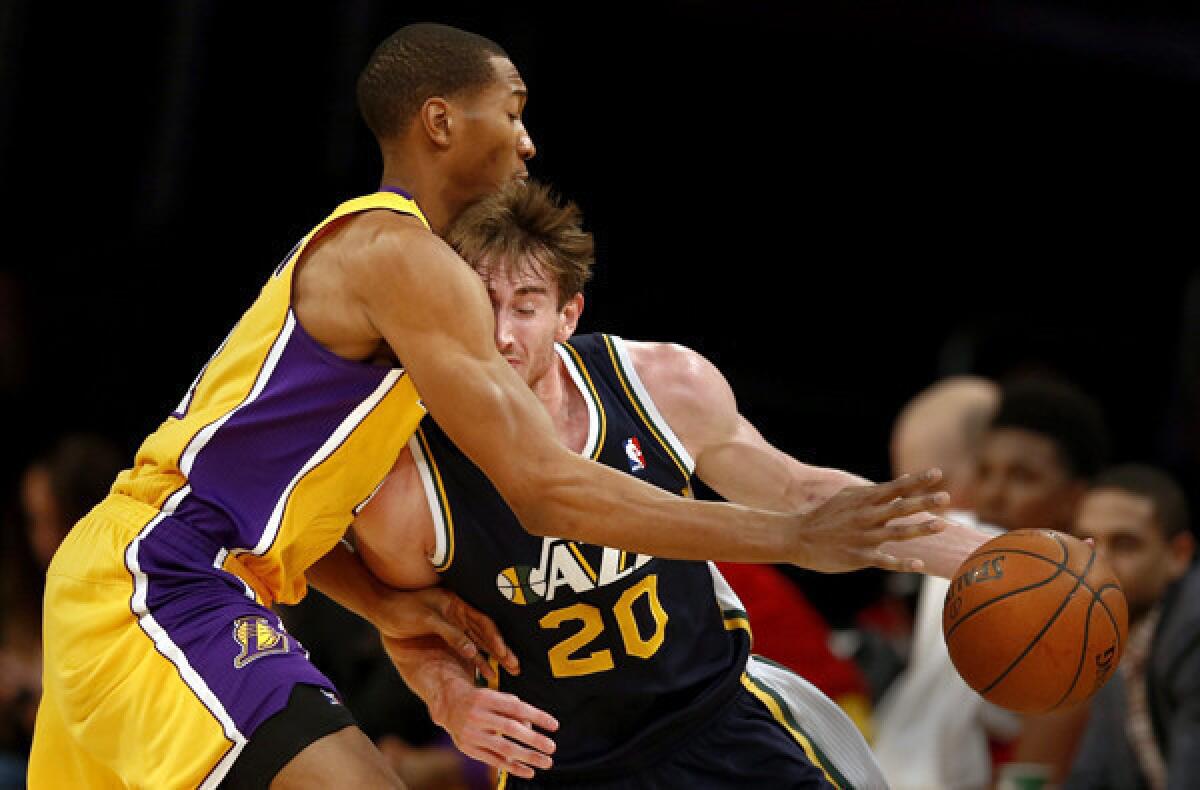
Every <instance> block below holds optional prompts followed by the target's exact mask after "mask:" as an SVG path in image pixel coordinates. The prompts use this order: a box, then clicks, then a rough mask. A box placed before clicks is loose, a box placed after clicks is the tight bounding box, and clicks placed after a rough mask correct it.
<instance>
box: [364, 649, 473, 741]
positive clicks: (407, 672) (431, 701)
mask: <svg viewBox="0 0 1200 790" xmlns="http://www.w3.org/2000/svg"><path fill="white" fill-rule="evenodd" d="M384 647H385V649H386V650H387V653H388V656H389V657H390V658H391V660H392V664H393V665H394V666H395V667H396V671H397V672H399V673H400V677H402V678H403V679H404V682H405V684H406V685H407V686H408V687H409V688H410V689H412V691H413V693H414V694H416V695H417V696H418V697H420V698H421V700H422V701H423V702H424V703H425V705H426V707H428V708H429V715H430V718H432V719H433V721H434V723H435V724H438V725H439V726H445V723H446V716H447V713H448V710H447V705H448V699H449V697H450V696H451V694H450V692H451V690H452V689H454V688H469V687H474V685H475V678H474V676H473V675H472V673H471V671H470V670H469V669H468V668H467V667H466V666H465V665H464V664H463V663H462V662H461V661H459V660H458V658H457V657H456V656H455V655H454V654H453V653H452V652H450V651H449V650H448V649H447V648H446V646H445V644H444V643H443V642H441V641H440V640H438V639H436V638H430V637H416V638H412V639H391V638H385V639H384Z"/></svg>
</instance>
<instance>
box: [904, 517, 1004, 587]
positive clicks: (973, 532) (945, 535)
mask: <svg viewBox="0 0 1200 790" xmlns="http://www.w3.org/2000/svg"><path fill="white" fill-rule="evenodd" d="M910 518H911V519H922V520H924V519H929V518H932V516H928V515H923V514H919V515H917V516H912V517H910ZM941 520H942V521H943V522H944V523H945V524H946V528H945V530H943V531H942V532H940V533H938V534H937V535H928V536H924V537H918V538H912V539H911V540H905V541H898V542H889V543H884V544H883V545H882V546H881V548H882V549H883V550H884V551H886V552H888V553H889V554H892V555H894V556H896V557H900V558H901V559H914V560H921V562H923V563H924V566H925V567H924V573H927V574H929V575H930V576H941V577H942V578H943V579H950V578H953V576H954V572H955V571H957V570H958V567H959V566H960V565H962V563H963V560H965V559H966V558H967V557H968V556H970V554H971V552H973V551H975V549H977V548H979V547H980V546H982V545H983V544H984V543H987V542H988V541H989V540H991V539H992V535H989V534H988V533H986V532H984V531H982V530H980V529H976V528H975V527H969V526H967V525H965V524H962V523H960V522H958V521H954V520H953V519H952V518H945V517H943V518H942V519H941Z"/></svg>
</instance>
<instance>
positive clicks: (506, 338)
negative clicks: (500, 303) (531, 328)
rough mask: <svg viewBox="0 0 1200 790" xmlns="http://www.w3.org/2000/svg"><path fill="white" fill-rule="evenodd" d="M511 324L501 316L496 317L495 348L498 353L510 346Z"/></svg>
mask: <svg viewBox="0 0 1200 790" xmlns="http://www.w3.org/2000/svg"><path fill="white" fill-rule="evenodd" d="M512 342H513V334H512V324H511V322H509V320H508V319H507V318H505V317H504V316H503V315H497V316H496V348H497V349H498V350H500V351H504V349H506V348H508V347H509V346H511V345H512Z"/></svg>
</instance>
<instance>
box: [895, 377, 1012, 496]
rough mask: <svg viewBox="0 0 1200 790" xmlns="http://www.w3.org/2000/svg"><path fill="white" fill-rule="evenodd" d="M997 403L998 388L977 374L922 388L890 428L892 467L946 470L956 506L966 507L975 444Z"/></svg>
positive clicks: (898, 471) (898, 469) (898, 470)
mask: <svg viewBox="0 0 1200 790" xmlns="http://www.w3.org/2000/svg"><path fill="white" fill-rule="evenodd" d="M999 402H1000V388H999V387H998V386H997V385H996V384H995V383H994V382H992V381H989V380H987V379H984V378H979V377H977V376H954V377H951V378H947V379H942V380H941V381H939V382H937V383H936V384H934V385H933V386H932V387H930V388H929V389H927V390H925V391H923V392H921V393H920V394H918V395H917V396H916V397H915V398H913V399H912V400H911V401H909V403H908V405H907V406H905V407H904V409H903V410H901V412H900V415H899V416H898V417H897V418H896V422H895V425H894V427H893V428H892V446H891V452H892V472H893V473H894V474H896V475H901V474H906V473H914V472H920V471H923V470H925V469H928V468H930V467H933V466H936V467H938V468H940V469H941V470H942V471H943V472H944V473H945V475H946V478H945V479H946V487H947V490H948V491H949V492H950V495H951V498H952V503H951V504H952V506H955V507H965V506H966V505H967V504H968V503H967V502H965V501H963V500H964V499H965V496H966V489H967V488H968V487H969V484H970V476H971V470H972V468H973V461H974V456H975V448H976V445H977V443H978V441H979V437H980V436H981V435H982V434H983V431H984V429H985V428H986V427H987V424H988V421H989V420H990V419H991V418H992V415H993V414H994V413H995V411H996V407H997V405H998V404H999Z"/></svg>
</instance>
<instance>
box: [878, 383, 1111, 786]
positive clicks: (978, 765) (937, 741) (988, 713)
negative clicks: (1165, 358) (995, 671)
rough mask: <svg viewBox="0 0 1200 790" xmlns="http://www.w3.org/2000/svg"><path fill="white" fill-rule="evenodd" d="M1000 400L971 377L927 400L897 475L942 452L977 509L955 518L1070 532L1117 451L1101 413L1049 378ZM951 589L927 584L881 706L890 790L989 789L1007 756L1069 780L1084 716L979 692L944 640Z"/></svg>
mask: <svg viewBox="0 0 1200 790" xmlns="http://www.w3.org/2000/svg"><path fill="white" fill-rule="evenodd" d="M996 401H997V395H996V391H995V388H994V386H989V385H988V384H987V382H981V381H979V380H978V379H970V378H966V379H962V378H960V379H950V380H947V381H945V382H942V383H940V384H938V385H935V387H934V388H933V389H931V390H929V391H927V392H926V393H923V394H922V395H920V396H918V398H917V399H916V400H914V401H913V403H912V404H910V405H909V406H908V407H907V408H906V409H905V410H904V412H902V413H901V416H900V418H899V419H898V420H897V424H896V430H895V433H894V439H893V450H892V452H893V456H892V457H893V463H895V464H896V470H895V471H897V472H902V471H904V470H905V469H906V468H908V467H907V466H906V465H907V464H909V463H930V462H931V461H930V460H929V458H927V457H925V456H924V455H923V453H927V452H940V453H944V456H943V457H942V458H941V459H938V461H937V463H939V464H941V465H943V467H944V468H945V469H946V471H947V474H948V475H954V474H960V475H961V476H960V477H958V478H957V479H951V480H948V482H949V483H950V487H949V490H950V491H951V493H952V495H954V496H956V497H957V500H956V501H955V504H956V505H957V506H958V507H973V508H974V513H971V512H966V511H961V510H960V511H956V512H954V513H953V514H952V517H954V518H958V519H960V520H965V521H968V522H970V523H978V525H979V526H980V527H981V528H984V529H988V528H990V529H996V530H1014V529H1035V528H1046V529H1058V530H1063V531H1066V530H1069V529H1070V527H1071V524H1072V519H1073V517H1074V513H1075V509H1076V506H1077V505H1078V503H1079V500H1080V498H1081V497H1082V496H1083V494H1084V492H1085V491H1086V490H1087V487H1088V481H1089V480H1090V479H1091V477H1092V476H1093V475H1095V474H1096V472H1097V471H1098V470H1099V469H1100V468H1101V467H1102V466H1103V464H1104V462H1105V460H1106V457H1107V453H1108V434H1107V431H1106V429H1105V426H1104V420H1103V417H1102V415H1101V413H1100V409H1099V407H1098V406H1097V405H1096V404H1095V403H1094V402H1092V400H1091V399H1090V398H1088V397H1087V396H1086V395H1084V394H1083V393H1081V392H1079V391H1078V390H1076V389H1075V388H1073V387H1071V386H1069V385H1067V384H1065V383H1063V382H1059V381H1055V380H1049V379H1031V380H1026V381H1020V382H1015V383H1013V384H1011V385H1009V386H1006V387H1005V388H1004V389H1003V391H1001V392H1000V393H999V399H998V404H997V402H996ZM993 408H994V414H992V415H991V417H990V419H988V418H987V415H988V413H989V411H991V410H992V409H993ZM980 424H983V425H984V429H983V431H982V433H980V432H979V430H978V426H979V425H980ZM931 435H932V436H931ZM939 437H940V438H939ZM955 437H957V438H955ZM972 457H973V458H974V460H973V462H972V461H971V460H970V459H971V458H972ZM947 584H948V583H947V582H946V581H944V580H939V579H928V578H927V579H925V580H924V581H923V587H922V591H921V597H920V601H919V602H918V609H917V618H916V619H917V622H916V626H915V627H914V636H913V650H912V653H911V656H910V664H909V666H908V668H907V669H906V670H905V672H904V674H903V675H901V677H900V679H899V680H897V682H896V684H895V686H894V687H893V688H892V689H891V690H890V691H889V692H888V695H887V697H886V698H885V699H884V700H883V701H882V703H881V704H880V707H879V715H878V719H877V732H878V735H877V738H876V742H875V750H876V754H877V755H878V757H879V761H880V764H881V765H883V767H884V771H885V773H886V774H887V776H888V779H889V781H891V782H892V783H893V786H894V787H895V788H896V790H906V789H907V790H916V788H921V790H933V789H934V788H953V790H968V789H969V788H984V787H989V786H991V785H992V779H993V775H994V766H995V765H996V764H997V763H1004V762H1007V761H1008V759H1009V757H1010V756H1015V757H1016V758H1017V759H1018V760H1019V761H1021V762H1032V763H1037V764H1040V765H1049V766H1051V768H1049V769H1048V770H1049V772H1050V773H1052V774H1056V775H1057V776H1058V777H1059V781H1061V777H1062V776H1063V775H1064V774H1065V772H1066V767H1067V766H1068V765H1069V761H1070V757H1071V755H1072V754H1073V751H1074V747H1075V744H1076V742H1077V740H1078V737H1079V734H1080V733H1081V731H1082V723H1083V721H1084V720H1083V719H1082V718H1080V715H1079V713H1078V712H1068V713H1067V715H1066V716H1065V717H1056V715H1054V714H1052V715H1050V716H1047V717H1022V718H1018V717H1016V716H1014V715H1013V714H1011V713H1009V712H1007V711H1004V710H1001V709H999V708H997V707H996V706H994V705H990V704H988V703H986V702H985V701H984V700H983V698H981V697H980V696H979V695H978V694H976V693H975V692H973V691H971V690H970V688H968V687H967V685H966V684H965V683H963V681H962V679H961V678H960V677H959V675H958V672H957V671H956V670H955V669H954V666H953V664H951V663H950V658H949V655H948V654H947V653H946V646H945V641H944V640H943V638H942V603H943V601H944V599H945V591H946V588H947ZM1085 713H1086V709H1085ZM1014 738H1019V739H1018V740H1016V741H1015V742H1014V741H1013V739H1014Z"/></svg>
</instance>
